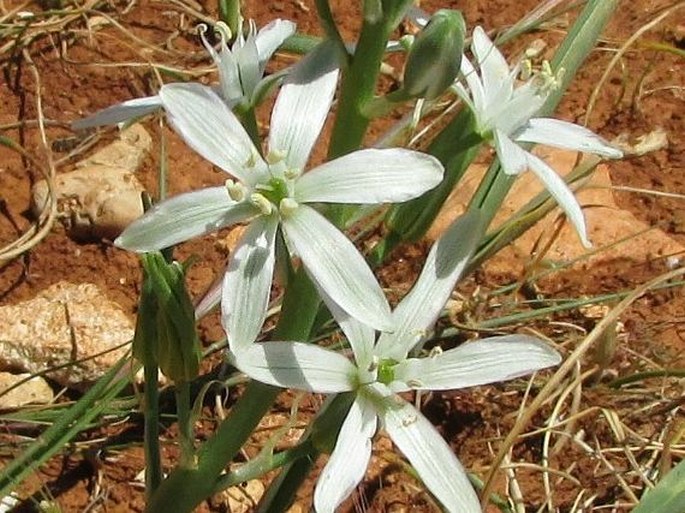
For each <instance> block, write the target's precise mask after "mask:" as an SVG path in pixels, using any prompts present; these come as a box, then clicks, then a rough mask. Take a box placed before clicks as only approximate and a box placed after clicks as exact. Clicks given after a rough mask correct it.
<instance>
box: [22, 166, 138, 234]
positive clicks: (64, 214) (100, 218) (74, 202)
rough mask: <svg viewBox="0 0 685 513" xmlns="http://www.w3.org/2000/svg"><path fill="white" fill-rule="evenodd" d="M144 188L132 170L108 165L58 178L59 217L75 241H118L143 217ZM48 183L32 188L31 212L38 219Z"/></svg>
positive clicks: (45, 197) (46, 193)
mask: <svg viewBox="0 0 685 513" xmlns="http://www.w3.org/2000/svg"><path fill="white" fill-rule="evenodd" d="M144 190H145V189H144V187H143V186H142V184H141V183H140V182H139V181H138V179H137V178H136V177H135V176H134V175H133V173H131V172H130V171H128V170H126V169H123V168H118V167H108V166H90V167H84V168H81V169H76V170H75V171H71V172H69V173H64V174H61V175H58V176H57V177H56V178H55V193H56V197H57V211H58V218H59V219H60V221H61V222H62V224H64V226H65V228H66V230H67V232H68V233H69V235H70V236H72V237H74V238H76V239H93V238H95V239H98V238H107V239H115V238H116V237H117V236H118V235H119V234H120V233H121V232H122V231H124V228H126V227H127V226H128V225H129V224H131V222H133V221H134V220H136V219H137V218H138V217H140V216H141V215H142V214H143V203H142V200H141V193H142V192H143V191H144ZM47 196H48V186H47V183H46V182H45V181H44V180H42V181H40V182H37V183H36V184H35V185H34V186H33V190H32V198H31V200H32V201H31V203H32V209H33V212H34V215H36V217H38V216H39V215H40V213H41V211H42V210H43V208H44V206H45V205H46V204H47V203H46V199H47Z"/></svg>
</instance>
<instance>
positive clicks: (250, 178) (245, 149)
mask: <svg viewBox="0 0 685 513" xmlns="http://www.w3.org/2000/svg"><path fill="white" fill-rule="evenodd" d="M159 96H160V98H161V99H162V103H163V105H164V109H165V110H166V112H167V114H168V116H169V120H170V122H171V123H172V125H173V126H174V128H175V129H176V131H177V132H178V134H179V135H180V136H181V137H183V139H184V140H185V142H186V143H187V144H188V146H190V147H191V148H193V149H194V150H195V151H196V152H198V153H199V154H200V155H201V156H202V157H204V158H205V159H207V160H209V161H210V162H211V163H212V164H215V165H216V166H218V167H220V168H221V169H223V170H224V171H226V172H228V173H230V174H232V175H233V176H235V177H236V178H238V179H239V180H241V181H242V182H244V183H246V184H254V183H255V182H256V181H258V180H259V179H260V177H261V176H262V174H263V173H266V163H264V161H263V160H262V158H261V157H260V156H259V152H258V151H257V149H256V148H255V147H254V144H252V141H251V140H250V136H249V135H247V132H245V129H244V128H243V127H242V125H241V124H240V122H239V121H238V118H236V117H235V115H234V114H233V112H231V110H230V109H229V108H228V106H227V105H226V104H225V103H224V101H223V100H222V99H221V98H220V97H219V96H218V95H217V94H216V93H215V92H214V91H213V90H212V89H211V88H210V87H207V86H204V85H202V84H169V85H165V86H162V89H161V90H160V91H159ZM248 163H254V164H255V167H254V168H252V167H249V166H248Z"/></svg>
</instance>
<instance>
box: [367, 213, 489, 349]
mask: <svg viewBox="0 0 685 513" xmlns="http://www.w3.org/2000/svg"><path fill="white" fill-rule="evenodd" d="M483 231H484V227H483V222H482V216H481V213H480V211H472V212H470V213H467V214H465V215H463V216H462V217H460V218H459V219H458V220H457V221H456V222H455V223H453V224H452V225H451V226H450V227H449V228H448V230H447V231H446V232H445V234H444V235H443V236H442V237H441V238H440V239H438V240H437V241H436V242H435V244H433V247H432V248H431V250H430V253H429V254H428V258H426V263H425V264H424V266H423V269H422V271H421V275H420V276H419V278H418V279H417V280H416V283H415V284H414V287H412V289H411V291H410V292H409V293H408V294H407V295H406V296H405V298H404V299H403V300H402V302H400V304H399V305H397V308H395V311H394V312H393V314H392V318H393V321H394V322H395V329H394V330H393V331H392V333H382V334H381V336H380V338H379V339H378V344H377V345H376V351H375V352H376V354H377V355H378V356H379V357H381V358H393V359H395V360H398V361H401V360H403V359H404V358H405V357H406V356H407V353H408V352H409V351H410V350H411V349H412V347H414V346H415V345H416V344H417V343H418V342H420V341H421V340H422V339H423V338H424V337H425V336H426V331H427V330H428V329H430V328H431V327H432V326H433V324H434V323H435V321H436V319H437V318H438V316H439V315H440V312H441V311H442V308H443V306H444V305H445V303H446V302H447V300H448V299H449V297H450V294H451V293H452V290H453V289H454V285H455V284H456V282H457V281H458V280H459V278H460V277H461V274H462V272H463V271H464V269H465V268H466V265H467V264H468V262H469V259H470V258H471V255H473V252H474V251H475V249H476V246H477V244H478V242H479V241H480V240H481V237H482V235H483Z"/></svg>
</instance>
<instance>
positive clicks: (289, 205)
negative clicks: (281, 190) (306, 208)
mask: <svg viewBox="0 0 685 513" xmlns="http://www.w3.org/2000/svg"><path fill="white" fill-rule="evenodd" d="M299 206H300V205H299V204H298V203H297V201H295V200H294V199H292V198H283V199H282V200H281V203H280V204H279V205H278V211H279V212H280V213H281V215H282V216H283V217H288V216H291V215H292V214H293V213H294V212H295V211H296V210H297V207H299Z"/></svg>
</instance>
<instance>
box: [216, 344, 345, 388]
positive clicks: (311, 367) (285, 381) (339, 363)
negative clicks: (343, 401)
mask: <svg viewBox="0 0 685 513" xmlns="http://www.w3.org/2000/svg"><path fill="white" fill-rule="evenodd" d="M229 359H230V360H231V363H232V364H233V365H235V366H236V367H237V368H238V369H240V371H242V372H244V373H245V374H247V375H248V376H250V377H251V378H252V379H255V380H257V381H260V382H262V383H266V384H268V385H272V386H277V387H282V388H295V389H298V390H306V391H311V392H319V393H324V394H328V393H338V392H348V391H350V390H352V388H353V385H354V375H355V373H356V370H357V369H356V367H355V366H354V365H352V363H351V362H350V361H349V360H348V359H347V358H345V357H344V356H343V355H341V354H340V353H336V352H334V351H330V350H328V349H324V348H322V347H318V346H315V345H312V344H305V343H302V342H258V343H256V344H251V345H249V346H247V347H244V348H242V349H241V350H240V351H238V352H234V353H232V354H230V355H229Z"/></svg>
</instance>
